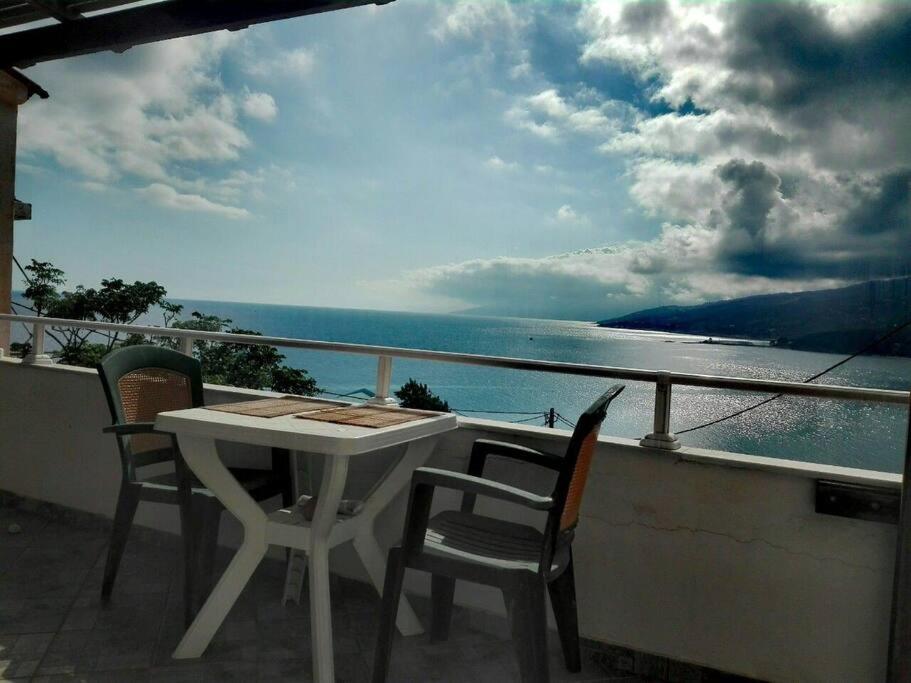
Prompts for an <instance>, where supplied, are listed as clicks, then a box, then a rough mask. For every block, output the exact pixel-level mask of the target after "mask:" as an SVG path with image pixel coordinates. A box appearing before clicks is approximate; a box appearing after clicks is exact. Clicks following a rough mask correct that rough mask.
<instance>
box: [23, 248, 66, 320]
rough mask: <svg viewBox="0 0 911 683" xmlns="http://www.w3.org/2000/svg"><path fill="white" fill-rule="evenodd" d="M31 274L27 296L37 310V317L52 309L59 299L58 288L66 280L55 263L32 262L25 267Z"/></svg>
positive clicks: (33, 260)
mask: <svg viewBox="0 0 911 683" xmlns="http://www.w3.org/2000/svg"><path fill="white" fill-rule="evenodd" d="M25 270H26V271H28V274H29V276H28V277H29V283H28V287H26V288H25V292H24V293H25V296H26V298H28V299H29V300H30V301H31V302H32V306H33V307H34V309H35V315H42V314H44V313H46V312H47V310H48V309H50V308H51V307H52V306H53V305H54V304H55V303H56V301H57V299H58V298H59V294H58V293H57V287H59V286H60V285H62V284H63V283H64V282H66V280H65V279H64V277H63V271H62V270H60V269H59V268H55V267H54V264H53V263H50V262H48V261H36V260H35V259H32V262H31V263H30V264H29V265H27V266H26V267H25Z"/></svg>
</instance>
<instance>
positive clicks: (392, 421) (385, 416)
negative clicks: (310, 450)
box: [296, 406, 438, 429]
mask: <svg viewBox="0 0 911 683" xmlns="http://www.w3.org/2000/svg"><path fill="white" fill-rule="evenodd" d="M437 414H438V413H431V412H429V411H426V410H408V409H407V408H380V407H378V406H353V407H351V408H329V409H327V410H320V411H317V412H315V413H306V414H304V415H297V416H296V417H299V418H301V419H302V420H316V421H318V422H334V423H335V424H342V425H352V426H355V427H372V428H373V429H379V428H381V427H394V426H395V425H400V424H404V423H405V422H414V421H415V420H424V419H426V418H428V417H433V416H434V415H437Z"/></svg>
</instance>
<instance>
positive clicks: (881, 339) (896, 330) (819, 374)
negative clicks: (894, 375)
mask: <svg viewBox="0 0 911 683" xmlns="http://www.w3.org/2000/svg"><path fill="white" fill-rule="evenodd" d="M909 326H911V320H906V321H905V322H903V323H902V324H901V325H897V326H896V327H894V328H892V329H891V330H890V331H889V332H887V333H886V334H884V335H882V336H881V337H879V338H877V339H875V340H874V341H872V342H870V343H869V344H867V345H866V346H864V347H863V348H862V349H860V350H859V351H855V352H854V353H852V354H851V355H850V356H847V357H845V358H842V359H841V360H840V361H838V362H837V363H835V364H833V365H830V366H829V367H827V368H826V369H825V370H822V371H820V372H817V373H816V374H815V375H813V376H812V377H808V378H807V379H805V380H803V381H802V383H803V384H809V383H810V382H813V381H815V380H817V379H819V378H820V377H822V376H823V375H825V374H828V373H830V372H832V370H835V369H836V368H839V367H841V366H842V365H844V364H845V363H847V362H849V361H852V360H854V359H855V358H857V357H858V356H860V355H861V354H864V353H866V352H867V351H869V350H870V349H872V348H874V347H875V346H877V345H879V344H881V343H883V342H884V341H886V340H887V339H889V338H891V337H894V336H895V335H896V334H898V333H899V332H901V331H902V330H904V329H905V328H907V327H909ZM782 396H784V394H775V395H774V396H770V397H769V398H766V399H763V400H762V401H759V403H755V404H753V405H751V406H747V407H746V408H741V409H740V410H737V411H735V412H733V413H731V414H730V415H725V416H723V417H719V418H716V419H714V420H709V421H708V422H705V423H704V424H701V425H696V426H695V427H690V428H689V429H683V430H681V431H679V432H676V434H678V435H679V434H688V433H689V432H695V431H696V430H697V429H704V428H705V427H711V426H712V425H716V424H718V423H720V422H725V421H727V420H731V419H733V418H735V417H739V416H741V415H743V414H744V413H748V412H750V411H751V410H755V409H756V408H759V407H761V406H764V405H765V404H766V403H771V402H772V401H775V400H777V399H779V398H781V397H782Z"/></svg>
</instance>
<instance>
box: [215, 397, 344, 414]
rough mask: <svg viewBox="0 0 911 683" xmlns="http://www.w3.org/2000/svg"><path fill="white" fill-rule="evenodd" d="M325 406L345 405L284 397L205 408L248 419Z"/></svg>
mask: <svg viewBox="0 0 911 683" xmlns="http://www.w3.org/2000/svg"><path fill="white" fill-rule="evenodd" d="M327 405H330V406H331V405H337V406H344V405H347V404H344V403H331V402H329V401H314V400H312V399H308V398H300V397H296V396H284V397H282V398H260V399H255V400H253V401H240V402H239V403H222V404H220V405H215V406H206V408H207V409H208V410H218V411H221V412H223V413H236V414H238V415H249V416H250V417H282V416H283V415H294V414H295V413H303V412H306V411H308V410H324V409H325V408H326V406H327Z"/></svg>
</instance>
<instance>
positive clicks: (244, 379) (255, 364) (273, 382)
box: [172, 311, 319, 396]
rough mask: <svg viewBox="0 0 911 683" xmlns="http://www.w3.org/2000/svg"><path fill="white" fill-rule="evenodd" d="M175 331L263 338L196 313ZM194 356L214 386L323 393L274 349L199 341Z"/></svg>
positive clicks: (224, 320)
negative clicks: (285, 362)
mask: <svg viewBox="0 0 911 683" xmlns="http://www.w3.org/2000/svg"><path fill="white" fill-rule="evenodd" d="M172 327H174V328H175V329H183V330H202V331H204V332H230V333H232V334H251V335H257V336H258V335H260V334H261V333H260V332H257V331H256V330H244V329H241V328H238V327H231V320H230V319H228V318H219V317H218V316H217V315H205V314H202V313H200V312H198V311H194V312H193V314H192V317H191V319H190V320H181V321H177V322H175V323H174V324H173V326H172ZM193 355H194V356H196V357H197V358H199V361H200V362H201V363H202V372H203V377H204V379H205V380H206V381H207V382H212V383H213V384H224V385H227V386H232V387H246V388H248V389H272V390H273V391H279V392H282V393H286V394H299V395H302V396H311V395H313V394H315V393H317V391H318V390H319V388H318V387H317V386H316V380H315V379H313V378H312V377H310V376H309V375H308V374H307V373H306V372H305V371H302V370H297V369H295V368H290V367H288V366H287V365H284V364H283V362H282V361H284V360H285V356H284V354H282V353H279V351H278V349H276V348H275V347H274V346H253V345H251V344H228V343H224V342H207V341H196V342H194V344H193Z"/></svg>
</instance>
